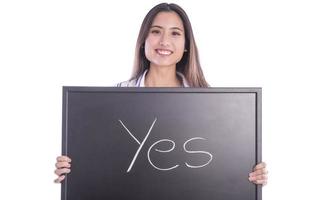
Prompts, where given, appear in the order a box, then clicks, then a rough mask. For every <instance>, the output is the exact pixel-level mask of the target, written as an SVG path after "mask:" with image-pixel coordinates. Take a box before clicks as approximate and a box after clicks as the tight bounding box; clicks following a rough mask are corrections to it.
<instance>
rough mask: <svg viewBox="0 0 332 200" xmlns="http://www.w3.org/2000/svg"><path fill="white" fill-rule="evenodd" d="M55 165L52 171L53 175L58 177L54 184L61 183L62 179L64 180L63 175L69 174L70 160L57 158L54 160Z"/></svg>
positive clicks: (61, 157) (66, 157) (63, 157)
mask: <svg viewBox="0 0 332 200" xmlns="http://www.w3.org/2000/svg"><path fill="white" fill-rule="evenodd" d="M56 161H57V162H56V163H55V167H56V170H55V171H54V173H55V174H56V175H58V176H59V177H58V178H57V179H55V180H54V182H55V183H60V182H61V181H63V179H65V178H66V176H65V174H68V173H70V169H69V168H70V167H71V165H70V162H71V159H70V158H69V157H68V156H58V157H57V158H56Z"/></svg>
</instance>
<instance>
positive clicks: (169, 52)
mask: <svg viewBox="0 0 332 200" xmlns="http://www.w3.org/2000/svg"><path fill="white" fill-rule="evenodd" d="M157 53H159V54H161V55H166V56H168V55H170V54H171V53H172V52H171V51H169V50H162V49H157Z"/></svg>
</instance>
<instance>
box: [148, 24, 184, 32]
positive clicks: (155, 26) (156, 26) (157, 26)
mask: <svg viewBox="0 0 332 200" xmlns="http://www.w3.org/2000/svg"><path fill="white" fill-rule="evenodd" d="M151 28H160V29H164V27H162V26H159V25H153V26H151ZM170 29H176V30H179V31H181V32H183V30H182V29H181V28H179V27H176V26H175V27H171V28H170Z"/></svg>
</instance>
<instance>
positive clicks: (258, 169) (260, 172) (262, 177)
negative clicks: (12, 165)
mask: <svg viewBox="0 0 332 200" xmlns="http://www.w3.org/2000/svg"><path fill="white" fill-rule="evenodd" d="M267 174H268V171H267V170H266V163H264V162H262V163H259V164H257V165H256V166H255V168H254V171H253V172H251V173H250V174H249V178H248V179H249V181H251V182H253V183H255V184H261V185H263V186H264V185H266V184H267V179H268V176H267Z"/></svg>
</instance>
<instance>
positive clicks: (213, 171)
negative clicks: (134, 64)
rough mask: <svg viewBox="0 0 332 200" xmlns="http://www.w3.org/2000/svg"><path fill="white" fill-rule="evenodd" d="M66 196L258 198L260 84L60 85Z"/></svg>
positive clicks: (65, 199) (67, 199) (105, 199)
mask: <svg viewBox="0 0 332 200" xmlns="http://www.w3.org/2000/svg"><path fill="white" fill-rule="evenodd" d="M62 136H63V138H62V144H63V145H62V153H63V155H68V156H69V157H71V158H72V166H71V173H70V174H69V175H68V176H67V177H66V179H65V181H64V182H63V183H62V191H61V199H62V200H220V199H225V200H261V187H260V186H256V185H255V184H253V183H251V182H249V181H248V174H249V173H250V172H251V171H252V169H253V167H254V166H255V165H256V164H257V163H259V162H261V88H113V87H63V133H62Z"/></svg>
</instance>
